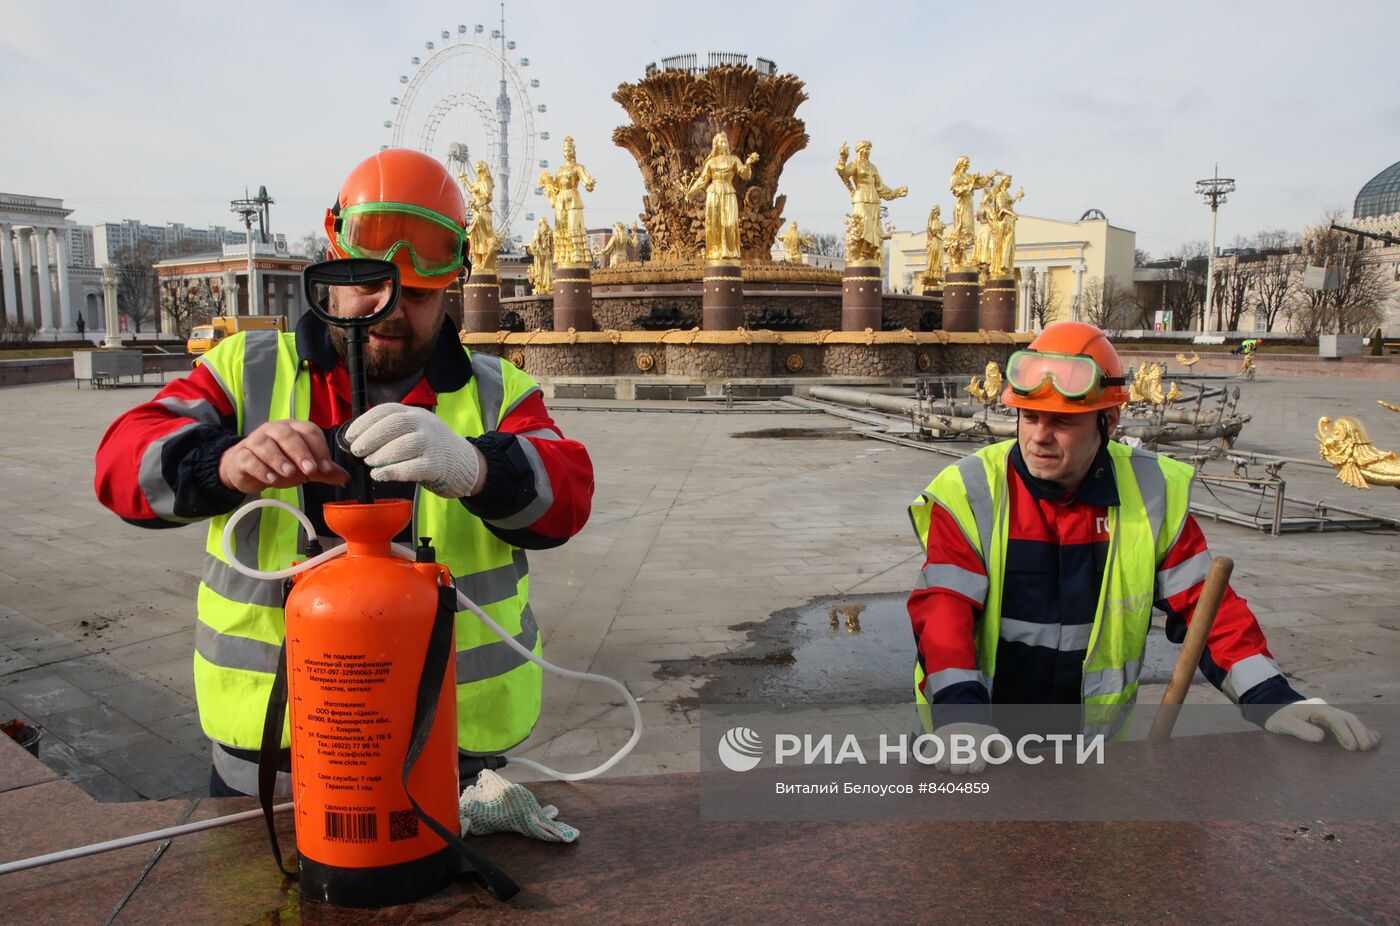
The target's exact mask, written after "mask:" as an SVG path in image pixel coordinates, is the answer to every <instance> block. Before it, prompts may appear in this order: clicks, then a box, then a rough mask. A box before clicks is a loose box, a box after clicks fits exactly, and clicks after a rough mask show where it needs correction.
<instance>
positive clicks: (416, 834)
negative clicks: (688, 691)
mask: <svg viewBox="0 0 1400 926" xmlns="http://www.w3.org/2000/svg"><path fill="white" fill-rule="evenodd" d="M304 274H305V279H306V289H307V295H308V297H309V301H310V302H311V304H312V306H313V307H314V308H313V311H316V313H317V314H318V315H319V316H321V317H322V318H323V319H324V320H325V321H327V322H328V323H331V324H337V325H344V326H345V327H346V328H347V339H346V365H347V367H349V372H350V380H351V406H352V411H353V413H354V415H355V416H358V415H359V414H361V413H363V411H364V406H365V392H364V371H363V363H362V356H363V339H364V330H365V329H366V328H367V327H368V326H369V325H371V324H374V323H375V322H377V321H379V320H380V319H381V318H384V317H387V316H388V315H389V314H390V313H391V312H392V311H393V308H394V305H395V303H396V301H397V297H398V291H399V279H398V268H397V267H396V266H395V265H394V264H392V263H386V262H384V261H375V260H334V261H326V262H323V263H320V264H313V265H312V266H311V267H308V268H307V269H306V271H305V272H304ZM385 281H392V289H391V294H390V299H389V302H388V304H387V305H386V306H385V307H384V308H383V309H381V310H380V311H378V312H376V313H374V314H373V315H371V316H364V317H360V318H353V319H345V318H341V317H339V316H332V315H330V314H329V313H328V312H327V311H326V310H325V309H324V307H322V306H321V304H320V302H319V300H318V298H317V295H318V294H317V286H338V285H366V284H382V283H383V282H385ZM356 463H358V466H356V465H353V464H352V467H351V469H352V476H353V477H354V478H353V487H354V491H355V493H356V495H357V497H358V501H354V502H339V503H333V504H328V505H326V506H325V507H324V513H325V519H326V525H327V527H329V528H330V529H331V530H332V531H334V532H335V533H336V534H337V535H339V536H341V537H343V538H344V539H345V545H346V551H345V553H344V554H343V555H340V556H336V557H335V558H332V559H328V560H325V561H323V562H320V563H319V564H317V565H315V566H312V567H311V568H309V569H307V570H306V571H304V572H300V573H298V574H297V575H295V576H293V577H292V578H290V579H289V580H288V593H287V598H286V609H285V611H286V631H287V633H286V644H285V646H284V648H283V650H282V655H281V658H280V660H279V665H278V671H277V676H276V680H275V681H274V684H273V691H272V696H271V697H270V698H269V702H268V711H267V722H266V725H265V727H264V731H263V745H262V752H261V761H260V768H259V792H260V793H259V797H260V798H261V800H262V803H263V809H264V811H265V815H266V817H267V822H268V833H269V837H270V839H271V842H272V849H273V854H274V856H275V857H276V859H277V863H278V866H279V867H282V870H283V871H284V872H285V873H286V874H288V875H290V876H292V877H297V878H298V879H299V882H300V886H301V889H302V892H303V893H304V894H305V895H306V896H309V897H314V898H316V899H318V900H324V901H328V902H330V903H334V904H340V905H344V906H355V907H371V906H385V905H389V904H398V903H408V902H411V901H413V900H417V899H419V898H421V897H424V896H427V895H428V894H431V893H433V892H435V891H437V890H439V889H441V888H442V887H444V886H446V885H447V884H448V883H449V882H450V881H452V880H453V879H454V878H456V877H457V876H458V875H459V874H460V873H461V872H462V862H463V860H466V861H467V862H468V863H469V864H470V865H471V867H472V869H474V871H475V873H476V876H477V879H478V880H479V881H480V882H481V883H483V884H484V885H485V886H486V887H487V889H488V890H490V891H491V892H492V893H493V894H495V895H496V896H497V897H499V898H501V899H506V898H508V897H510V896H512V895H513V894H514V893H515V892H516V890H517V888H516V886H515V884H514V883H513V882H512V881H511V880H510V878H509V877H507V876H506V875H505V874H504V873H503V872H501V871H500V870H499V869H497V868H496V867H495V866H494V865H492V864H491V863H490V862H488V861H487V860H485V859H484V858H481V857H480V856H479V855H477V854H476V853H475V852H474V851H472V850H471V849H470V848H469V847H468V846H467V845H466V844H465V843H464V842H463V841H462V840H461V838H460V836H459V835H458V833H459V823H458V809H457V799H458V793H459V792H458V778H457V692H456V688H457V685H456V676H455V671H454V660H453V658H452V657H453V655H454V653H455V650H456V647H455V645H454V629H453V628H454V617H455V611H456V593H455V589H454V588H453V583H452V576H451V575H450V574H449V572H448V570H447V568H446V567H445V566H443V565H441V564H439V563H437V562H436V556H435V553H434V551H433V548H432V546H431V544H430V542H429V538H422V541H421V542H420V544H419V545H418V547H417V550H416V561H413V562H410V561H409V560H407V559H405V558H403V557H400V556H398V555H396V554H395V553H394V552H393V551H392V549H391V542H392V540H393V538H394V537H395V536H396V535H398V534H399V533H400V532H401V531H402V530H403V529H404V528H406V527H407V526H408V525H409V522H410V521H411V519H412V515H413V506H412V503H411V502H409V501H404V500H393V501H374V500H373V496H372V485H371V482H370V480H369V478H368V474H367V473H366V472H365V467H364V464H363V463H362V462H359V461H356ZM284 712H285V713H287V714H288V715H289V720H290V727H291V751H292V764H291V778H292V797H293V803H294V808H295V809H294V818H295V821H296V842H297V853H298V869H299V871H298V872H297V873H293V872H291V871H289V870H288V869H286V868H285V866H283V864H282V858H281V850H280V848H279V846H278V843H277V836H276V833H275V831H274V830H273V826H272V816H271V807H272V790H273V785H274V783H275V779H276V773H277V768H276V757H277V753H278V750H279V747H280V743H281V732H282V729H283V714H284Z"/></svg>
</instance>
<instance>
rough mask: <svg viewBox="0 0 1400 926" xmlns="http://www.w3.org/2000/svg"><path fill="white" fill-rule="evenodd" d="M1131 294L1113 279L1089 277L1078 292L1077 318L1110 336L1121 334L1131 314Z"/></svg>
mask: <svg viewBox="0 0 1400 926" xmlns="http://www.w3.org/2000/svg"><path fill="white" fill-rule="evenodd" d="M1133 308H1134V301H1133V297H1132V294H1131V293H1130V292H1129V291H1128V290H1127V289H1125V288H1124V287H1122V286H1121V285H1119V283H1118V281H1117V280H1116V279H1114V278H1113V277H1109V278H1108V279H1102V278H1100V277H1090V278H1089V280H1088V282H1087V283H1085V284H1084V286H1083V288H1082V289H1081V290H1080V291H1079V318H1080V320H1082V321H1086V322H1088V323H1089V324H1091V325H1094V326H1096V327H1098V328H1101V329H1103V330H1104V331H1107V332H1109V333H1111V334H1116V333H1121V332H1122V331H1123V329H1124V328H1127V327H1129V326H1128V325H1127V324H1126V323H1127V322H1128V321H1130V320H1132V319H1131V318H1130V316H1134V315H1136V314H1137V313H1135V312H1132V309H1133Z"/></svg>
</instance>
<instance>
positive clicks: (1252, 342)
mask: <svg viewBox="0 0 1400 926" xmlns="http://www.w3.org/2000/svg"><path fill="white" fill-rule="evenodd" d="M1261 343H1263V342H1262V341H1260V340H1259V339H1258V338H1245V339H1244V340H1243V341H1241V342H1240V346H1239V347H1236V348H1235V349H1234V350H1232V351H1230V353H1232V354H1243V355H1244V362H1243V363H1241V364H1240V373H1241V375H1244V376H1248V377H1249V378H1251V379H1253V378H1254V352H1255V351H1257V350H1258V349H1259V345H1260V344H1261Z"/></svg>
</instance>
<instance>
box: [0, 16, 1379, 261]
mask: <svg viewBox="0 0 1400 926" xmlns="http://www.w3.org/2000/svg"><path fill="white" fill-rule="evenodd" d="M564 9H565V8H564V7H563V6H562V5H561V4H557V3H544V2H534V0H531V2H524V0H509V2H508V4H507V9H506V17H507V33H508V35H509V36H510V37H511V38H513V39H514V40H515V41H516V42H517V49H516V51H515V52H514V53H512V54H513V55H514V56H517V57H518V56H528V58H529V59H530V66H529V67H528V68H527V69H525V70H524V71H523V72H522V73H523V75H524V76H525V77H526V78H527V79H530V78H534V79H538V80H539V81H540V84H541V86H540V88H539V89H538V90H534V91H531V92H532V93H534V94H536V98H535V99H534V100H533V102H538V103H543V104H546V105H547V107H548V112H547V113H545V114H543V115H539V116H537V119H538V121H537V124H536V129H537V130H547V131H549V132H550V134H551V136H552V138H551V140H550V141H548V142H541V143H539V146H538V148H537V150H536V152H535V156H536V158H537V159H538V158H542V157H543V158H548V159H549V160H550V163H551V165H552V166H557V165H558V163H559V161H560V160H561V156H560V151H559V150H558V149H559V145H560V142H561V140H562V138H563V136H564V135H565V134H572V135H573V136H574V137H575V139H576V141H577V144H578V156H579V160H580V161H581V162H582V163H583V164H584V165H585V166H587V167H588V169H589V170H590V171H591V172H592V173H593V174H594V176H595V177H596V178H597V180H598V187H597V189H596V191H595V192H594V193H593V194H591V195H588V196H586V197H585V209H586V216H587V220H588V223H589V225H590V226H600V225H604V224H610V223H612V222H614V221H618V220H623V221H629V222H630V221H632V220H634V219H635V217H636V215H637V213H638V212H639V211H640V199H641V193H642V183H641V175H640V173H639V172H638V170H637V168H636V164H635V162H634V161H633V160H632V158H631V156H630V155H628V154H627V153H626V152H624V151H623V150H622V149H620V148H617V147H615V146H614V145H613V143H612V141H611V136H612V131H613V129H614V128H615V127H616V126H618V125H620V124H623V122H624V121H625V115H624V113H623V112H622V110H621V108H620V107H619V106H618V105H617V104H616V103H614V102H613V101H612V99H611V94H612V91H613V90H614V88H615V87H616V86H617V85H618V84H619V83H621V82H624V81H635V80H637V79H638V78H640V77H641V76H642V75H643V73H644V70H645V67H646V64H647V63H648V62H649V61H656V60H658V59H660V58H661V57H665V56H669V55H673V54H680V53H686V52H700V53H702V54H703V53H704V52H707V51H712V50H713V51H735V52H742V53H747V54H749V55H750V56H763V57H767V58H770V59H772V60H775V61H776V62H777V64H778V67H779V69H780V70H781V71H782V72H785V73H792V74H795V75H797V76H798V77H800V78H801V79H803V80H804V81H806V84H807V93H808V95H809V97H810V99H809V100H808V101H807V102H806V103H804V104H803V105H802V106H801V107H800V108H799V110H798V113H797V114H798V116H800V117H801V118H803V119H804V120H805V121H806V124H807V132H808V134H809V135H810V136H811V141H810V142H809V144H808V147H807V148H806V149H805V150H804V151H801V152H799V153H798V154H797V155H796V156H794V157H793V158H792V159H791V160H790V161H789V162H788V164H787V167H786V169H785V171H784V173H783V179H782V184H781V187H780V192H782V193H786V194H787V197H788V206H787V215H788V216H789V217H790V218H795V219H797V220H798V222H799V223H801V225H802V226H803V227H804V228H809V229H811V230H815V231H830V232H835V231H838V230H839V229H840V227H841V216H842V215H843V214H844V212H845V211H846V209H847V206H848V204H849V200H848V198H847V196H846V194H845V192H844V191H843V189H842V187H841V184H840V180H839V179H838V178H837V177H836V175H835V172H834V170H833V165H834V163H835V158H836V150H837V148H838V147H839V145H840V144H841V142H842V141H843V140H849V141H850V142H851V143H852V145H854V143H855V141H856V140H858V139H860V138H867V137H868V138H870V139H872V140H873V141H874V143H875V145H874V152H873V155H872V157H873V160H874V161H875V163H876V164H877V166H878V167H879V168H880V172H881V174H882V176H883V178H884V180H885V182H886V183H887V184H889V185H890V186H898V185H901V184H907V185H908V186H909V189H910V194H909V196H908V198H906V199H902V200H898V201H896V202H894V203H891V204H890V205H891V218H892V219H893V221H894V222H895V224H896V226H897V227H898V228H900V229H904V230H918V229H922V227H923V224H924V220H925V217H926V216H927V214H928V208H929V206H930V205H932V204H933V203H935V202H938V203H942V204H943V205H944V213H945V216H946V214H947V213H948V211H949V204H950V202H951V200H950V196H949V194H948V188H947V184H948V174H949V171H950V168H951V166H952V163H953V161H954V159H955V158H956V157H957V156H958V155H959V154H964V153H965V154H967V155H969V156H970V157H971V158H972V162H973V168H974V169H981V170H990V169H992V168H994V167H995V168H1001V169H1004V170H1007V171H1010V172H1011V173H1013V174H1014V175H1015V182H1016V184H1017V185H1018V186H1024V187H1025V190H1026V198H1025V200H1024V201H1023V202H1022V204H1021V207H1022V212H1023V213H1025V214H1031V215H1040V216H1046V217H1050V218H1057V219H1065V220H1074V219H1076V218H1078V217H1079V215H1080V214H1081V213H1082V212H1083V211H1084V210H1086V209H1088V208H1091V207H1092V208H1098V209H1101V210H1103V211H1104V212H1105V213H1106V214H1107V215H1108V217H1109V219H1110V221H1112V222H1113V223H1114V224H1115V225H1118V226H1121V227H1124V228H1129V229H1132V230H1134V231H1136V232H1137V235H1138V246H1139V247H1141V248H1144V249H1146V250H1148V251H1149V252H1151V253H1153V254H1156V255H1162V254H1166V253H1169V252H1171V251H1172V250H1174V249H1175V248H1177V247H1179V246H1180V244H1181V243H1182V242H1184V241H1187V240H1190V239H1203V238H1206V237H1208V235H1209V230H1210V221H1209V219H1210V216H1209V210H1208V209H1207V208H1206V207H1205V206H1204V205H1203V204H1202V202H1201V200H1200V198H1199V197H1198V196H1196V195H1195V194H1194V187H1195V181H1196V180H1197V179H1199V178H1202V177H1207V176H1210V174H1211V171H1212V169H1213V166H1214V164H1215V162H1217V161H1218V162H1219V164H1220V172H1221V174H1222V175H1224V176H1231V177H1234V178H1236V180H1237V182H1238V185H1239V189H1238V192H1236V193H1235V194H1233V195H1231V197H1230V200H1229V202H1228V203H1227V204H1226V205H1225V206H1223V207H1222V208H1221V212H1220V242H1221V244H1222V246H1224V245H1228V244H1229V242H1230V241H1231V240H1232V239H1233V238H1234V236H1236V235H1240V234H1244V235H1248V234H1252V233H1253V232H1255V231H1257V230H1259V229H1261V228H1274V227H1284V228H1289V229H1299V228H1301V226H1302V225H1303V224H1305V223H1310V222H1313V221H1316V220H1317V219H1318V218H1319V217H1320V216H1321V214H1322V212H1323V211H1324V210H1325V209H1327V208H1328V207H1333V206H1338V207H1343V208H1345V209H1346V210H1347V215H1350V210H1351V204H1352V200H1353V198H1354V197H1355V195H1356V192H1357V190H1358V189H1360V187H1361V186H1362V184H1364V183H1365V182H1366V181H1367V180H1368V179H1370V178H1371V177H1372V176H1374V175H1375V174H1376V173H1377V172H1379V171H1380V170H1382V169H1383V168H1385V167H1386V166H1387V165H1389V164H1391V163H1393V162H1394V161H1396V160H1397V159H1400V92H1397V90H1396V86H1395V83H1394V61H1395V57H1394V49H1395V41H1396V39H1395V37H1396V35H1397V33H1400V28H1398V27H1400V4H1397V3H1394V2H1380V0H1377V2H1372V3H1355V2H1347V0H1341V2H1337V0H1334V2H1330V3H1328V4H1326V5H1325V6H1323V7H1319V6H1318V5H1317V4H1316V3H1302V2H1269V3H1195V2H1191V3H1186V2H1167V3H1159V4H1152V5H1148V4H1144V3H1138V2H1129V0H1118V2H1108V3H1097V2H1096V3H1076V2H1061V3H1043V2H1038V3H1016V2H1003V3H1000V4H997V5H994V6H993V5H985V4H972V3H960V4H951V3H944V2H920V3H895V2H891V3H880V2H869V3H856V2H842V3H827V2H791V3H787V4H782V5H779V4H775V3H742V4H741V3H723V4H717V3H711V4H706V5H701V4H698V3H687V4H680V3H669V2H664V0H657V2H652V3H646V2H635V0H634V2H612V0H597V2H588V3H579V4H574V5H571V6H570V7H569V8H568V9H569V12H567V13H564V12H562V11H563V10H564ZM710 10H718V12H710ZM498 17H499V7H498V5H497V4H496V3H475V2H473V3H446V2H412V3H386V2H383V0H375V2H358V0H356V2H337V3H332V2H326V0H320V2H296V3H277V4H274V3H270V2H256V0H248V2H244V0H240V2H236V3H228V2H220V3H198V2H144V0H134V2H131V3H110V2H104V3H96V2H86V3H60V2H51V3H38V2H31V0H24V2H19V0H0V99H3V100H4V103H3V109H0V125H3V127H4V130H3V134H0V191H4V192H8V193H19V194H30V195H39V196H55V197H60V198H62V199H63V200H64V201H65V203H66V204H67V205H68V206H69V207H70V208H72V209H74V213H73V216H72V218H73V219H75V220H76V221H79V222H82V223H85V224H92V223H98V222H105V221H116V220H118V219H121V218H127V217H131V218H137V219H140V220H141V221H143V222H150V223H163V222H166V221H173V222H184V223H185V224H187V225H197V226H204V225H208V224H223V225H231V224H233V223H234V217H233V216H232V215H231V214H230V213H229V211H228V201H229V200H230V199H232V198H235V197H237V196H240V195H241V194H242V191H243V189H244V187H245V186H246V187H249V188H250V189H251V190H254V191H256V189H257V187H258V186H259V185H266V187H267V188H268V191H269V192H270V193H271V195H272V196H273V198H274V199H275V200H276V205H275V206H274V207H273V209H272V224H273V228H274V230H276V231H281V232H284V233H286V235H287V236H288V237H289V238H291V239H293V240H296V239H299V238H300V237H301V236H303V235H304V234H306V233H307V232H310V231H313V230H318V229H319V228H320V224H321V217H322V214H323V213H324V210H325V207H326V205H328V204H329V202H330V200H331V199H332V197H333V196H334V194H335V191H336V189H337V187H338V184H339V181H340V179H341V178H342V176H343V175H344V174H345V173H346V172H347V171H348V169H349V168H350V167H351V166H352V165H353V164H355V163H356V162H357V161H359V160H360V159H362V158H363V157H365V156H367V155H369V154H371V153H373V152H374V151H375V150H377V149H378V148H379V146H380V145H383V144H387V143H388V142H389V140H390V133H389V130H387V129H385V128H384V127H383V122H384V120H385V119H387V118H390V117H391V116H392V115H393V107H391V106H390V104H389V98H390V97H391V96H395V95H399V94H400V93H401V92H402V90H403V87H402V85H401V84H400V83H399V76H400V75H401V74H403V75H409V74H411V73H412V71H413V68H412V65H411V64H410V63H409V59H410V57H411V56H413V55H426V52H425V51H424V48H423V43H424V41H425V40H428V39H434V40H436V39H438V36H439V33H440V32H441V31H442V30H444V29H447V30H450V31H452V32H454V33H455V31H456V27H457V25H458V24H459V23H462V24H466V25H468V27H469V28H470V26H472V25H473V24H475V23H478V22H480V23H484V24H486V28H487V29H488V30H490V29H491V28H494V27H495V21H496V19H498ZM541 207H542V203H541V202H536V203H533V204H531V208H533V209H534V210H535V211H537V212H540V211H543V210H542V208H541ZM522 230H523V229H522V228H517V229H516V231H522Z"/></svg>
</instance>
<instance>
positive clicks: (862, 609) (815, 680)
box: [658, 593, 1204, 708]
mask: <svg viewBox="0 0 1400 926" xmlns="http://www.w3.org/2000/svg"><path fill="white" fill-rule="evenodd" d="M908 597H909V596H908V595H906V594H902V593H901V594H893V595H848V596H840V595H830V596H823V597H821V598H817V599H814V600H812V601H810V602H808V603H807V604H805V605H803V606H801V607H797V608H785V609H783V610H781V611H778V612H777V613H775V614H773V615H772V616H771V617H769V618H768V619H767V620H765V621H760V622H756V623H746V624H736V625H735V626H733V627H732V628H730V629H732V630H735V631H739V632H742V633H744V634H745V636H746V642H745V644H744V645H743V646H742V647H739V648H736V649H734V650H732V651H729V652H725V653H721V654H718V655H715V656H705V657H698V658H693V659H674V660H666V661H663V662H661V663H660V664H659V669H658V674H659V675H660V676H662V677H664V678H700V679H703V680H704V682H703V684H702V685H701V686H700V688H699V689H697V690H696V692H695V693H694V694H693V695H691V696H689V697H686V698H682V699H680V703H681V704H682V705H684V706H685V707H687V708H693V707H700V706H703V705H706V704H744V703H756V704H773V705H787V704H803V703H809V702H816V703H823V704H839V703H845V704H869V705H877V704H906V703H909V702H910V700H911V699H912V697H913V694H912V688H911V686H912V683H913V675H914V663H913V656H912V653H913V645H914V644H913V639H914V638H913V633H912V631H911V630H910V627H909V612H908V610H907V609H906V606H905V603H906V602H907V601H908ZM1160 617H1161V615H1160V614H1159V615H1158V616H1157V618H1158V619H1156V620H1154V622H1153V626H1152V629H1151V631H1150V632H1149V634H1148V637H1147V655H1146V656H1145V658H1144V660H1143V670H1142V676H1141V681H1142V684H1143V685H1145V686H1146V685H1154V686H1155V685H1165V684H1166V683H1167V681H1169V680H1170V679H1171V672H1172V666H1173V664H1174V662H1175V659H1176V653H1177V647H1176V646H1174V645H1173V644H1171V643H1170V642H1168V640H1167V637H1166V633H1165V632H1164V630H1163V627H1162V623H1161V620H1160ZM1197 681H1198V682H1204V679H1203V677H1201V676H1200V674H1199V673H1198V674H1197Z"/></svg>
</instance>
